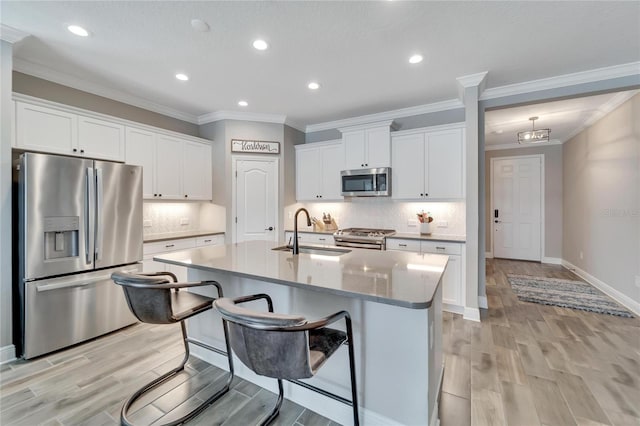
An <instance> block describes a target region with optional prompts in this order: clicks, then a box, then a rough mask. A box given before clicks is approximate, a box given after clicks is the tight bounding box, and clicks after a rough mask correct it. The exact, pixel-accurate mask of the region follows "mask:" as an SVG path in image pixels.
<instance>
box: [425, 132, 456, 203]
mask: <svg viewBox="0 0 640 426" xmlns="http://www.w3.org/2000/svg"><path fill="white" fill-rule="evenodd" d="M426 147H427V163H426V164H427V166H426V194H428V195H425V196H426V197H427V199H451V198H463V197H464V195H463V191H462V188H463V179H462V176H463V170H462V130H461V129H457V130H452V131H447V132H438V133H432V134H427V144H426Z"/></svg>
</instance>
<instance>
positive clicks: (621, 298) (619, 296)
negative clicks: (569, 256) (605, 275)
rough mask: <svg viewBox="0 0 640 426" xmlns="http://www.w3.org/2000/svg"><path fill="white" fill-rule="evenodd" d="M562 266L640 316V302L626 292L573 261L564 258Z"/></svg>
mask: <svg viewBox="0 0 640 426" xmlns="http://www.w3.org/2000/svg"><path fill="white" fill-rule="evenodd" d="M562 266H564V267H565V268H567V269H569V270H570V271H573V272H574V273H575V274H576V275H578V276H579V277H580V278H582V279H583V280H585V281H586V282H588V283H589V284H591V285H593V286H594V287H596V288H598V289H599V290H600V291H602V292H603V293H605V294H606V295H608V296H609V297H611V298H612V299H613V300H615V301H616V302H618V303H620V304H621V305H623V306H624V307H625V308H627V309H629V310H630V311H631V312H633V313H634V314H635V315H637V316H640V303H638V302H636V301H635V300H633V299H632V298H630V297H629V296H627V295H626V294H623V293H621V292H619V291H618V290H616V289H615V288H613V287H611V286H610V285H608V284H606V283H604V282H602V281H600V280H599V279H598V278H596V277H594V276H593V275H591V274H589V273H588V272H587V271H585V270H583V269H580V268H578V267H577V266H575V265H574V264H572V263H571V262H568V261H566V260H564V259H563V260H562Z"/></svg>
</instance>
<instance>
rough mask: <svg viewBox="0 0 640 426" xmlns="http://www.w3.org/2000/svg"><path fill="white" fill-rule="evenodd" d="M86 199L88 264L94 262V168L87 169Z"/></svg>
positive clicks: (85, 227) (85, 223)
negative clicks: (92, 225) (92, 249)
mask: <svg viewBox="0 0 640 426" xmlns="http://www.w3.org/2000/svg"><path fill="white" fill-rule="evenodd" d="M85 178H86V190H87V193H86V198H85V202H84V254H85V261H86V263H87V265H88V264H90V263H91V262H93V253H92V252H91V250H90V247H91V229H92V227H91V222H92V218H91V203H92V201H93V188H94V186H93V185H94V180H93V168H91V167H87V173H86V176H85Z"/></svg>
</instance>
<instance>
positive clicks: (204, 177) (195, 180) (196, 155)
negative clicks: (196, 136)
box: [183, 141, 213, 200]
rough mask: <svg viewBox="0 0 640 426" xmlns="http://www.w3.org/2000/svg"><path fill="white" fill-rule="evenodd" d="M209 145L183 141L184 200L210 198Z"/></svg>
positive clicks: (211, 184) (210, 161)
mask: <svg viewBox="0 0 640 426" xmlns="http://www.w3.org/2000/svg"><path fill="white" fill-rule="evenodd" d="M211 163H212V158H211V146H210V145H207V144H204V143H198V142H191V141H185V143H184V168H183V171H184V174H183V178H184V180H183V190H184V198H185V200H210V199H211V197H212V186H213V182H212V181H211V179H212V178H211V173H212V171H211Z"/></svg>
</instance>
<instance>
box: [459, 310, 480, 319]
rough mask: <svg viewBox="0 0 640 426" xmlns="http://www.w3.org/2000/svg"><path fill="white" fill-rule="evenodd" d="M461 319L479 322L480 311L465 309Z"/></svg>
mask: <svg viewBox="0 0 640 426" xmlns="http://www.w3.org/2000/svg"><path fill="white" fill-rule="evenodd" d="M462 318H463V319H466V320H468V321H475V322H480V309H478V308H468V307H465V308H464V315H463V316H462Z"/></svg>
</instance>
